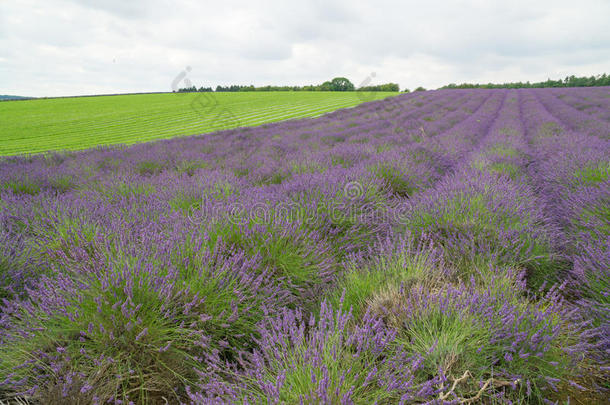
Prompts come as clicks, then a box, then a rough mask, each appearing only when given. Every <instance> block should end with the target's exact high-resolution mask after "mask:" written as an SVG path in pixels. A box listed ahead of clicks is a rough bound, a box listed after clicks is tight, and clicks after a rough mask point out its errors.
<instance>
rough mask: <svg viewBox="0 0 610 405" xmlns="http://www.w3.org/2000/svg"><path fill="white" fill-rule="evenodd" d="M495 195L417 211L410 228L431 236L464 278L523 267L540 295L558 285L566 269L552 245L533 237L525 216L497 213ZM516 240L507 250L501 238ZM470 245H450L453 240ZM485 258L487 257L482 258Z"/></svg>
mask: <svg viewBox="0 0 610 405" xmlns="http://www.w3.org/2000/svg"><path fill="white" fill-rule="evenodd" d="M493 198H494V196H493V195H492V194H476V195H464V194H458V195H457V196H455V197H452V198H450V199H448V200H446V201H439V205H438V206H436V207H435V208H434V209H432V210H416V211H414V212H413V213H412V216H411V217H410V218H409V220H408V222H407V224H406V226H407V228H409V229H410V230H411V231H412V232H413V233H414V234H415V235H419V234H421V233H422V232H427V233H430V234H432V235H434V238H435V239H436V240H437V242H438V243H440V244H441V245H442V246H443V253H444V256H445V260H447V262H448V263H449V264H451V265H453V266H455V267H456V268H457V269H458V270H459V272H460V276H461V277H464V278H466V277H470V276H473V275H474V276H477V269H479V268H480V266H481V265H489V263H494V264H496V265H509V266H511V265H519V266H523V267H525V268H526V269H528V284H529V286H530V287H531V288H532V289H533V290H537V289H538V288H539V287H540V286H541V285H543V284H544V283H549V284H551V283H552V282H553V280H555V279H556V277H557V274H558V272H559V271H560V270H561V269H562V268H563V267H564V263H563V262H562V261H561V260H560V259H559V258H558V257H556V256H555V255H554V254H553V253H552V249H551V247H550V246H549V242H548V241H547V240H545V239H544V238H543V237H542V236H538V238H535V237H533V236H531V235H530V234H529V232H528V230H529V229H531V228H532V227H533V224H532V223H531V219H530V218H529V217H528V216H527V215H523V213H516V212H512V211H510V210H508V209H497V208H494V203H493ZM504 232H511V233H514V234H516V237H513V238H514V242H513V243H516V242H518V244H515V245H513V246H507V245H506V241H505V240H503V239H502V238H501V235H502V233H504ZM457 236H459V237H461V238H467V239H468V240H469V242H468V243H465V242H463V243H460V244H455V243H451V242H450V241H451V239H452V238H454V237H457ZM482 255H483V256H482Z"/></svg>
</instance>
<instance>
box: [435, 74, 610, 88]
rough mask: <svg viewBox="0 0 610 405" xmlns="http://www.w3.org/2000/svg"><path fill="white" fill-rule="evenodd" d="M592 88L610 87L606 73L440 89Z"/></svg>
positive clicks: (450, 85)
mask: <svg viewBox="0 0 610 405" xmlns="http://www.w3.org/2000/svg"><path fill="white" fill-rule="evenodd" d="M594 86H610V76H608V75H607V74H606V73H604V74H601V75H597V76H590V77H576V76H574V75H571V76H567V77H566V78H565V79H563V80H562V79H558V80H551V79H548V80H547V81H545V82H536V83H530V82H529V81H527V82H525V83H523V82H513V83H497V84H496V83H487V84H471V83H462V84H455V83H451V84H448V85H446V86H443V87H441V89H505V88H507V89H521V88H526V89H528V88H536V87H594Z"/></svg>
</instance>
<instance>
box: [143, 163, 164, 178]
mask: <svg viewBox="0 0 610 405" xmlns="http://www.w3.org/2000/svg"><path fill="white" fill-rule="evenodd" d="M164 168H165V167H164V166H163V164H162V163H161V162H158V161H153V160H145V161H143V162H139V163H138V164H137V165H136V171H137V172H138V173H140V174H142V175H145V176H152V175H154V174H159V173H161V171H163V169H164Z"/></svg>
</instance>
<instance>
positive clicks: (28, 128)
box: [0, 92, 398, 156]
mask: <svg viewBox="0 0 610 405" xmlns="http://www.w3.org/2000/svg"><path fill="white" fill-rule="evenodd" d="M395 94H398V93H382V92H380V93H360V92H242V93H161V94H137V95H119V96H96V97H74V98H56V99H38V100H26V101H5V102H0V156H7V155H17V154H25V153H40V152H45V151H50V150H76V149H85V148H90V147H94V146H100V145H110V144H119V143H125V144H131V143H136V142H144V141H150V140H153V139H162V138H171V137H175V136H184V135H194V134H201V133H205V132H212V131H217V130H220V129H229V128H235V127H240V126H251V125H260V124H264V123H267V122H273V121H280V120H285V119H291V118H303V117H314V116H318V115H321V114H324V113H326V112H330V111H334V110H336V109H339V108H344V107H353V106H355V105H357V104H360V103H361V102H363V101H372V100H376V99H381V98H385V97H388V96H391V95H395Z"/></svg>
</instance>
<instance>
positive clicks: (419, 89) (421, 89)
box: [415, 86, 426, 91]
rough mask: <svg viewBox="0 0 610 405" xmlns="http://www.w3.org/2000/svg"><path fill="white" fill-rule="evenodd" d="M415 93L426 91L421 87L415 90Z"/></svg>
mask: <svg viewBox="0 0 610 405" xmlns="http://www.w3.org/2000/svg"><path fill="white" fill-rule="evenodd" d="M415 91H426V89H425V88H423V87H421V86H419V87H418V88H416V89H415Z"/></svg>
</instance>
